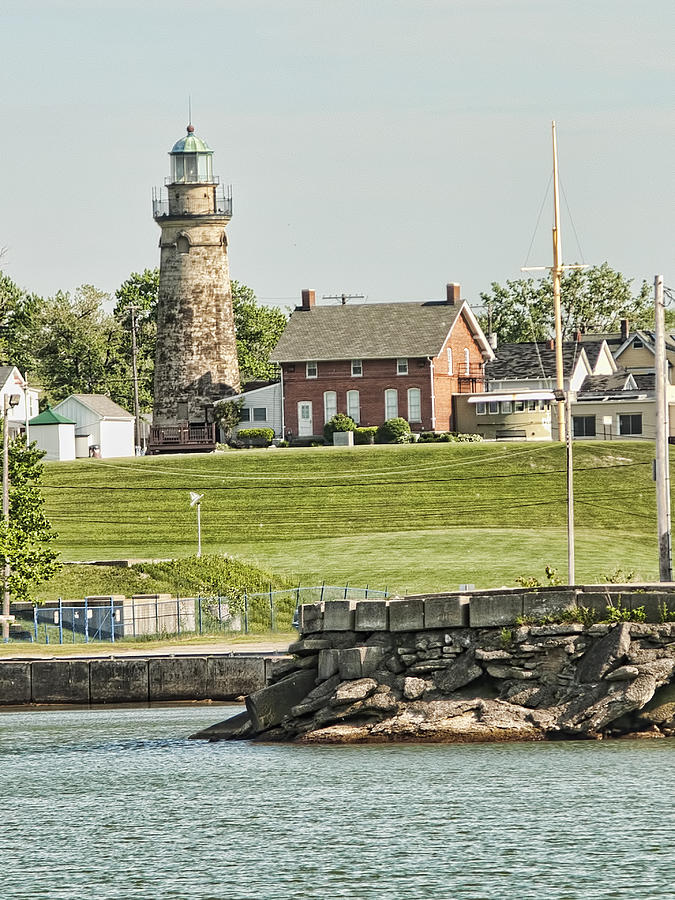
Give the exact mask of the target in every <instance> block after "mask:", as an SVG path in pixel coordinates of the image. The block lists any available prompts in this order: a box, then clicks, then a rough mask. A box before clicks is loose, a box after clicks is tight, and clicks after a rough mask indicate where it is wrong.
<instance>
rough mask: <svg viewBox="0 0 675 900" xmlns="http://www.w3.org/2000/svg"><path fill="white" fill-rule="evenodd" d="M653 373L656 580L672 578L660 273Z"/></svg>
mask: <svg viewBox="0 0 675 900" xmlns="http://www.w3.org/2000/svg"><path fill="white" fill-rule="evenodd" d="M654 345H655V346H654V373H655V388H656V397H655V402H656V460H655V466H654V476H655V479H656V518H657V530H658V538H659V580H660V581H672V580H673V554H672V536H671V522H670V459H669V452H668V450H669V448H668V432H669V427H668V360H667V358H666V341H665V303H664V300H663V276H662V275H656V276H655V277H654Z"/></svg>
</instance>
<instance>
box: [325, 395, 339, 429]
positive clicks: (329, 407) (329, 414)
mask: <svg viewBox="0 0 675 900" xmlns="http://www.w3.org/2000/svg"><path fill="white" fill-rule="evenodd" d="M336 413H337V393H336V392H335V391H324V392H323V420H324V422H330V420H331V419H332V418H333V416H334V415H335V414H336Z"/></svg>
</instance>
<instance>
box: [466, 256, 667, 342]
mask: <svg viewBox="0 0 675 900" xmlns="http://www.w3.org/2000/svg"><path fill="white" fill-rule="evenodd" d="M631 284H632V281H631V279H628V278H625V277H624V276H623V275H622V274H621V273H620V272H616V271H615V270H614V269H612V268H611V267H610V266H609V265H608V264H607V263H606V262H605V263H603V264H602V265H600V266H592V267H590V268H588V269H568V270H567V271H565V272H564V273H563V276H562V278H561V283H560V303H561V310H562V326H563V338H564V339H566V340H569V339H571V337H572V334H573V333H574V332H575V331H583V332H587V333H592V332H598V333H602V332H611V331H618V330H619V326H620V320H621V319H628V320H629V321H630V323H631V326H633V327H646V326H649V325H650V324H652V323H653V303H652V299H651V288H650V286H649V285H648V284H647V283H646V282H644V281H643V283H642V286H641V287H640V290H639V291H638V292H637V293H635V291H634V290H633V289H632V288H631ZM480 296H481V300H482V302H483V308H484V310H485V312H484V313H483V314H482V315H480V316H479V321H480V324H481V327H482V328H483V329H484V330H485V331H486V332H487V331H488V330H491V331H492V332H494V333H496V334H497V336H498V339H499V342H500V343H512V342H520V341H543V340H546V339H548V338H550V337H553V335H554V331H555V328H554V322H553V281H552V279H551V275H550V273H549V274H548V276H547V277H546V278H543V279H541V281H535V280H534V279H533V278H520V279H517V280H515V281H507V282H506V285H505V286H503V285H500V284H498V283H497V282H493V283H492V286H491V289H490V291H489V292H483V293H481V295H480Z"/></svg>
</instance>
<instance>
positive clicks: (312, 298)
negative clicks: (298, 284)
mask: <svg viewBox="0 0 675 900" xmlns="http://www.w3.org/2000/svg"><path fill="white" fill-rule="evenodd" d="M315 305H316V292H315V291H310V290H309V289H308V288H304V289H303V291H302V308H303V309H314V307H315Z"/></svg>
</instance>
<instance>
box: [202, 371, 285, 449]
mask: <svg viewBox="0 0 675 900" xmlns="http://www.w3.org/2000/svg"><path fill="white" fill-rule="evenodd" d="M232 400H243V406H242V408H241V418H240V420H239V424H238V425H236V426H235V427H234V428H233V429H232V431H233V434H235V435H236V433H237V432H238V431H239V430H240V429H242V428H272V429H274V436H275V438H283V436H284V423H283V413H282V407H281V404H282V386H281V382H279V381H274V382H272V383H271V384H266V385H263V386H262V387H258V388H253V389H252V390H250V391H243V392H242V393H241V394H237V396H236V397H228V398H227V400H221V401H219V402H220V403H229V402H231V401H232ZM216 405H217V404H216Z"/></svg>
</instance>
